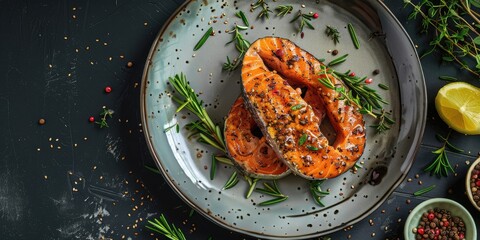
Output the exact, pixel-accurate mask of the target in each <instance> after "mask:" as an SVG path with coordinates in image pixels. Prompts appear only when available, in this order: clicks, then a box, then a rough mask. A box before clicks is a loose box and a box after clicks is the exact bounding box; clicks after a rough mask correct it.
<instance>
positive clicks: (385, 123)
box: [371, 109, 395, 133]
mask: <svg viewBox="0 0 480 240" xmlns="http://www.w3.org/2000/svg"><path fill="white" fill-rule="evenodd" d="M388 115H390V113H389V112H387V111H385V110H384V109H382V110H381V111H380V115H377V119H378V122H377V124H375V125H372V126H371V127H373V128H375V129H376V130H377V133H382V132H385V131H387V130H389V129H390V126H391V125H393V124H394V123H395V121H394V120H393V119H391V118H390V117H388Z"/></svg>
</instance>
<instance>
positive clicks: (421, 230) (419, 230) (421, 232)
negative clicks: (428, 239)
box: [417, 228, 425, 235]
mask: <svg viewBox="0 0 480 240" xmlns="http://www.w3.org/2000/svg"><path fill="white" fill-rule="evenodd" d="M417 233H418V234H420V235H423V234H425V229H423V228H419V229H417Z"/></svg>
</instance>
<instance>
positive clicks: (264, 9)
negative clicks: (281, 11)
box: [250, 0, 272, 19]
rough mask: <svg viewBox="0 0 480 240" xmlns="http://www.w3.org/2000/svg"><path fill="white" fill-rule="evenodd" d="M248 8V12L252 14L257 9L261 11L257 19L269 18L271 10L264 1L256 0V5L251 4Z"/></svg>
mask: <svg viewBox="0 0 480 240" xmlns="http://www.w3.org/2000/svg"><path fill="white" fill-rule="evenodd" d="M250 6H251V8H250V11H252V12H253V11H254V10H255V9H257V8H259V7H260V8H261V9H262V10H260V13H259V14H258V16H257V18H262V19H265V18H267V19H268V18H269V17H270V13H271V12H272V10H270V9H269V7H268V3H266V2H265V0H257V2H256V3H252V4H251V5H250Z"/></svg>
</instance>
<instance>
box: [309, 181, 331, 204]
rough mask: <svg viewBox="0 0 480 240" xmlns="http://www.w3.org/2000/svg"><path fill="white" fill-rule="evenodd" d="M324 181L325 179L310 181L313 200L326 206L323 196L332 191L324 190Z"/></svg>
mask: <svg viewBox="0 0 480 240" xmlns="http://www.w3.org/2000/svg"><path fill="white" fill-rule="evenodd" d="M324 182H325V180H312V181H309V183H308V184H309V189H310V194H311V195H312V197H313V200H315V203H317V204H318V205H319V206H321V207H325V204H323V202H322V198H323V197H325V196H327V195H328V194H330V192H327V191H323V190H322V188H321V185H322V183H324Z"/></svg>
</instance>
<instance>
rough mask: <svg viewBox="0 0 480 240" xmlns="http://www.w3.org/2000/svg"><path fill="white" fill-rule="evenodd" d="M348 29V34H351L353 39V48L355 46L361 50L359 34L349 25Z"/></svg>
mask: <svg viewBox="0 0 480 240" xmlns="http://www.w3.org/2000/svg"><path fill="white" fill-rule="evenodd" d="M347 27H348V32H349V33H350V37H351V38H352V42H353V46H355V48H356V49H359V48H360V43H359V42H358V38H357V33H356V32H355V28H353V25H352V24H351V23H349V24H348V25H347Z"/></svg>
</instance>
